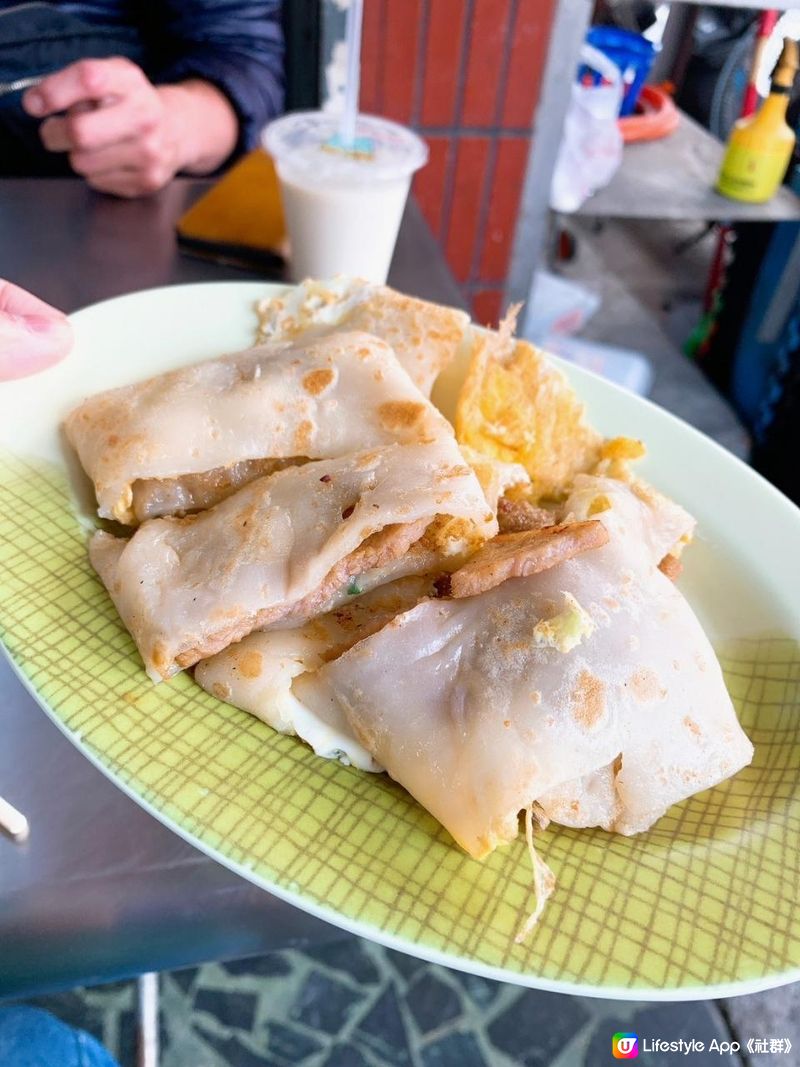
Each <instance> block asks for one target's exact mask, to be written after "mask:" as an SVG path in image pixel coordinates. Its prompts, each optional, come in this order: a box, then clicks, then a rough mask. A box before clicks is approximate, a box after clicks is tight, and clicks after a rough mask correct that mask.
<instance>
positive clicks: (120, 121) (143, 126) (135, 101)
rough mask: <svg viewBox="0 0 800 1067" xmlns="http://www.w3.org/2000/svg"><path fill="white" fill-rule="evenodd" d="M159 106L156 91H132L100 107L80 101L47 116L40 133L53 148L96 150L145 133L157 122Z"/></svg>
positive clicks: (51, 149)
mask: <svg viewBox="0 0 800 1067" xmlns="http://www.w3.org/2000/svg"><path fill="white" fill-rule="evenodd" d="M157 107H158V98H157V97H156V96H155V94H153V95H152V96H151V95H150V94H146V95H145V94H133V95H131V96H130V97H123V98H122V99H121V100H120V101H119V102H116V103H111V104H108V105H106V106H101V107H93V108H85V107H83V106H81V105H80V104H79V105H77V106H76V107H75V108H70V110H69V111H68V112H67V114H66V115H58V116H56V117H53V118H49V119H46V120H45V121H44V122H43V123H42V125H41V126H40V128H39V136H40V137H41V139H42V144H43V145H44V146H45V148H47V149H48V150H49V151H51V152H94V151H97V150H98V149H101V148H107V147H109V146H111V145H115V144H118V143H119V142H120V141H127V140H131V139H132V138H135V137H140V136H145V135H146V134H147V133H148V132H149V131H151V130H153V129H154V128H155V126H156V125H157V122H158V111H157Z"/></svg>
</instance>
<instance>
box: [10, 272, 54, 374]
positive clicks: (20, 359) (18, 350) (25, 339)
mask: <svg viewBox="0 0 800 1067" xmlns="http://www.w3.org/2000/svg"><path fill="white" fill-rule="evenodd" d="M71 348H72V327H71V326H70V324H69V321H68V320H67V317H66V315H63V314H62V313H61V312H60V311H56V309H55V308H51V307H50V305H49V304H45V303H44V301H42V300H39V299H38V297H35V296H32V295H31V294H30V293H28V292H26V291H25V290H24V289H20V288H19V286H16V285H12V284H11V282H6V281H3V280H2V279H0V381H5V380H8V379H10V378H24V377H25V376H26V375H28V374H36V373H37V371H40V370H44V369H45V368H46V367H50V366H52V364H53V363H58V361H59V360H60V359H63V358H64V356H66V354H67V353H68V352H69V350H70V349H71Z"/></svg>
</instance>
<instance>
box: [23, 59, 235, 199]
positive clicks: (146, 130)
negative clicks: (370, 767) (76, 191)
mask: <svg viewBox="0 0 800 1067" xmlns="http://www.w3.org/2000/svg"><path fill="white" fill-rule="evenodd" d="M22 105H23V107H24V108H25V110H26V111H27V112H28V114H30V115H33V116H34V117H36V118H43V119H44V120H45V121H44V122H43V123H42V125H41V129H40V136H41V138H42V142H43V144H44V146H45V148H47V149H49V150H50V151H51V152H67V153H69V160H70V164H71V165H72V168H73V170H75V171H76V172H77V173H78V174H82V175H83V176H84V177H85V178H86V180H87V181H88V183H89V185H91V186H92V187H93V188H94V189H99V190H100V191H102V192H106V193H113V194H115V195H116V196H124V197H135V196H145V195H147V194H149V193H154V192H156V191H157V190H159V189H161V188H162V187H163V186H165V185H166V184H167V183H168V182H169V181H170V180H171V178H173V177H174V175H175V174H177V172H178V171H179V170H187V171H189V172H191V173H197V174H202V173H207V172H208V171H210V170H214V169H215V168H216V167H217V166H219V164H220V163H222V162H223V161H224V160H225V159H226V158H227V156H228V155H229V154H230V153H231V151H232V150H233V147H234V145H235V144H236V136H237V131H238V124H237V120H236V116H235V113H234V111H233V108H232V107H231V105H230V103H229V102H228V100H227V98H226V97H225V96H224V94H222V93H221V92H220V91H219V90H218V89H216V88H215V87H214V86H212V85H210V84H209V83H207V82H203V81H199V80H193V81H187V82H183V83H182V84H180V85H164V86H159V87H156V86H154V85H153V84H152V83H151V82H150V81H149V80H148V78H147V76H146V75H145V73H144V71H142V70H141V68H139V67H137V66H136V64H135V63H132V62H131V61H130V60H128V59H123V58H121V57H117V58H114V59H82V60H80V61H79V62H77V63H73V64H71V65H70V66H68V67H65V68H64V69H63V70H60V71H57V72H56V73H55V74H51V75H49V76H48V77H46V78H45V79H44V80H43V81H42V82H40V84H39V85H37V86H36V87H35V88H33V89H29V90H28V91H27V92H26V93H25V95H24V96H23V98H22Z"/></svg>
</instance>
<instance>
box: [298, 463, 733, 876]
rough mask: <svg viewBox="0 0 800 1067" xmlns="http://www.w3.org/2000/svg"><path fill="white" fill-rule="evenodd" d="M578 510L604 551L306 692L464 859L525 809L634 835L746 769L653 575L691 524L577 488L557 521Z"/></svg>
mask: <svg viewBox="0 0 800 1067" xmlns="http://www.w3.org/2000/svg"><path fill="white" fill-rule="evenodd" d="M601 498H605V499H601ZM592 502H594V503H595V505H596V506H598V507H600V506H602V505H604V504H605V505H606V506H605V507H604V509H603V510H601V511H599V512H596V513H595V519H596V521H600V522H602V523H603V525H604V526H605V528H606V531H607V533H608V539H607V542H606V543H605V544H604V545H600V546H599V547H595V548H591V549H590V550H588V551H584V552H582V553H580V554H578V555H576V556H574V557H573V558H571V559H568V560H566V561H565V562H562V563H560V564H558V565H557V566H554V567H552V568H550V569H548V570H545V571H543V572H541V573H536V574H532V575H530V576H528V577H515V578H511V579H510V580H508V581H505V582H502V583H501V584H499V585H495V586H493V587H490V588H487V590H486V591H484V592H478V593H476V595H473V596H468V597H465V598H459V599H451V600H441V599H438V600H433V599H431V600H425V601H423V602H421V603H420V604H419V605H417V606H416V607H414V608H413V609H411V610H410V611H408V612H405V613H403V614H400V615H398V616H397V617H396V618H395V619H393V620H392V621H391V622H390V623H388V625H386V626H385V627H384V628H383V629H382V630H380V631H379V632H378V633H376V634H374V635H372V636H371V637H369V638H367V639H366V640H364V641H362V642H360V643H359V644H357V645H355V646H354V647H353V648H352V649H351V650H350V651H348V652H346V653H345V654H344V655H342V656H341V657H340V658H339V659H337V660H334V661H333V662H331V663H328V664H326V665H325V666H324V667H322V668H321V669H320V670H319V671H318V672H317V675H316V676H314V677H315V678H316V684H317V686H319V687H321V688H323V689H325V688H327V692H328V695H329V698H330V699H332V700H334V701H335V702H336V703H337V704H338V707H339V708H340V709H341V711H342V712H343V713H344V715H345V717H346V720H347V722H348V723H349V726H350V728H351V729H352V730H353V732H354V734H355V736H356V737H357V738H358V740H359V741H360V743H361V744H362V745H363V747H364V748H365V749H366V750H367V751H368V752H369V753H370V754H371V755H372V757H373V758H374V759H375V760H376V761H377V762H378V763H380V764H381V765H382V766H384V767H385V768H386V769H387V771H388V772H389V774H390V775H391V776H392V777H393V778H395V779H396V780H397V781H398V782H400V783H401V784H402V785H404V786H405V788H406V789H408V791H409V792H410V793H411V794H412V795H413V796H414V797H416V799H417V800H418V801H419V802H420V803H421V804H422V805H423V806H424V807H426V808H427V809H428V810H429V811H430V812H431V813H432V814H433V815H434V816H435V817H436V818H437V819H438V820H439V821H440V822H441V823H442V824H443V825H444V826H445V827H446V829H447V830H449V832H450V833H451V834H452V836H453V837H454V838H455V840H456V841H457V842H458V843H459V844H460V845H461V846H462V847H463V848H464V849H465V850H466V851H467V852H469V853H470V854H471V855H473V856H475V857H480V856H483V855H485V854H486V853H488V852H490V851H491V850H492V849H494V848H495V847H496V846H497V845H499V844H502V843H504V842H506V841H509V840H511V839H513V838H514V837H516V835H517V831H518V816H519V813H520V811H522V810H525V809H531V807H532V805H533V804H534V803H535V802H538V804H539V805H540V811H539V814H540V815H541V816H542V817H543V818H546V817H550V818H554V819H556V820H559V821H565V822H568V823H569V824H570V825H597V826H603V827H605V828H606V829H608V830H615V831H618V832H620V833H625V834H632V833H637V832H639V831H642V830H645V829H647V828H648V827H649V826H651V825H652V823H653V822H654V821H655V820H656V819H658V818H659V817H660V816H661V815H662V814H663V813H664V812H665V811H666V810H667V808H668V807H669V806H670V805H671V804H674V803H676V802H677V801H680V800H682V799H684V798H685V797H687V796H690V795H691V794H693V793H696V792H698V791H700V790H702V789H706V788H709V787H710V786H713V785H715V784H717V783H718V782H719V781H721V780H722V779H724V778H726V777H729V776H730V775H732V774H734V773H735V772H736V771H738V770H739V769H740V768H741V767H743V766H745V765H746V764H747V763H748V762H749V761H750V759H751V758H752V752H753V749H752V745H751V744H750V742H749V740H748V739H747V737H746V736H745V734H744V733H743V731H742V729H741V727H740V725H739V723H738V721H737V718H736V714H735V711H734V709H733V706H732V704H731V701H730V697H729V696H728V694H727V691H726V689H725V685H724V682H723V679H722V674H721V671H720V667H719V664H718V662H717V660H716V657H715V655H714V652H713V650H712V648H711V646H710V644H709V642H708V639H707V638H706V636H705V634H704V633H703V630H702V628H701V627H700V624H699V623H698V621H697V619H696V618H695V616H694V614H693V612H692V610H691V608H690V607H689V605H688V603H687V602H686V600H685V599H684V598H683V596H682V595H681V593H680V592H679V591H678V589H677V588H676V586H675V585H674V584H673V583H672V582H671V581H670V580H669V579H668V578H667V577H665V575H664V574H662V573H661V571H659V569H658V566H657V562H658V559H659V558H660V556H661V555H663V553H664V551H665V549H666V548H668V547H669V546H670V545H671V544H672V543H673V541H674V539H675V538H676V535H678V536H680V535H681V531H683V533H687V532H688V529H687V527H688V528H691V524H692V520H691V519H690V518H689V516H688V515H686V513H685V512H683V511H682V509H676V508H675V506H668V505H669V502H667V501H666V500H665V498H661V497H659V496H658V495H657V494H652V493H648V492H647V491H646V490H642V489H640V490H639V492H638V495H637V491H636V490H635V489H634V488H633V487H631V486H628V485H625V484H623V483H621V482H614V481H613V480H611V479H600V478H596V479H592V478H589V477H587V478H585V479H584V480H582V482H581V485H580V487H579V488H578V489H577V490H576V493H575V494H574V495H573V497H571V498H570V500H568V501H567V506H566V509H565V510H566V511H573V512H581V511H583V510H585V509H587V508H588V507H589V506H590V505H591V503H592ZM484 551H485V552H486V553H487V554H488V553H489V552H490V551H491V542H490V543H489V544H488V545H487V546H486V549H485V550H484ZM478 555H479V556H480V552H479V553H478ZM457 573H458V572H457ZM487 584H488V583H487ZM565 813H567V814H566V815H565ZM570 813H571V814H570Z"/></svg>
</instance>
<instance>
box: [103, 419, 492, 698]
mask: <svg viewBox="0 0 800 1067" xmlns="http://www.w3.org/2000/svg"><path fill="white" fill-rule="evenodd" d="M437 516H446V517H448V518H449V519H453V520H457V521H459V522H461V523H465V524H468V525H469V526H470V527H471V528H473V529H474V530H475V531H476V533H477V534H478V535H479V536H492V535H493V533H495V532H496V529H497V526H496V521H495V519H494V516H493V514H492V513H491V512H490V511H489V510H488V508H487V505H486V500H485V497H484V495H483V492H482V490H481V488H480V485H479V484H478V481H477V479H476V477H475V475H474V474H473V472H472V471H471V469H470V468H469V467H468V466H467V465H466V464H465V463H464V461H463V459H462V457H461V453H460V452H459V450H458V446H457V445H456V443H455V441H454V440H453V439H452V438H442V439H441V440H439V441H437V442H435V443H433V444H429V445H398V444H394V445H387V446H385V447H383V448H379V449H374V450H372V451H369V452H360V453H356V454H354V455H351V456H347V457H343V458H342V459H336V460H321V461H318V462H315V463H307V464H305V465H304V466H302V467H290V468H287V469H286V470H283V471H279V472H278V473H276V474H273V475H270V476H268V477H266V478H259V479H257V480H256V481H254V482H251V483H250V484H249V485H246V486H245V487H244V488H243V489H240V490H239V492H238V493H236V494H234V495H233V496H231V497H228V499H227V500H224V501H223V502H222V503H221V504H218V505H217V506H216V507H214V508H212V509H211V510H209V511H204V512H201V513H200V514H199V515H194V516H189V517H187V518H185V519H175V518H167V519H152V520H150V521H149V522H146V523H144V524H143V525H142V526H140V527H139V529H138V530H137V531H136V533H135V534H134V535H133V537H131V538H130V540H127V541H126V540H124V539H121V538H116V537H111V536H110V535H109V534H107V533H104V532H98V533H96V534H95V535H94V537H93V538H92V541H91V544H90V558H91V561H92V564H93V566H94V567H95V569H96V570H97V572H98V573H99V575H100V577H101V578H102V580H103V582H104V583H105V585H106V587H107V588H108V590H109V593H110V594H111V596H112V598H113V600H114V603H115V604H116V606H117V609H118V611H119V613H120V616H121V617H122V620H123V621H124V623H125V625H126V626H127V627H128V629H129V630H130V632H131V634H132V635H133V638H134V640H135V641H136V644H137V646H138V648H139V652H140V653H141V655H142V659H143V660H144V663H145V667H146V669H147V672H148V674H149V675H150V677H151V678H153V680H154V681H159V680H160V679H162V678H168V677H169V676H170V675H172V674H174V673H176V672H177V671H179V670H181V669H182V668H184V667H189V666H191V665H192V664H193V663H196V662H197V660H199V659H204V658H206V657H207V656H211V655H213V654H214V653H216V652H218V651H220V650H221V649H222V648H224V647H225V646H226V645H228V644H231V643H232V642H234V641H238V640H240V639H241V638H242V637H244V636H245V635H246V634H248V633H250V632H251V631H252V630H255V629H260V628H262V627H264V626H265V625H267V624H268V623H270V622H274V621H275V620H276V619H279V618H282V617H284V616H285V615H287V614H289V613H290V612H291V611H292V609H296V608H298V606H299V607H302V608H303V610H304V611H305V612H306V613H307V614H313V613H314V608H315V605H323V604H326V603H327V602H329V600H330V598H331V595H332V594H333V592H334V591H335V589H337V588H339V587H341V586H345V585H346V584H347V583H348V581H349V580H350V578H351V577H353V576H354V575H357V574H360V573H362V572H363V571H368V570H370V569H371V568H374V567H380V566H382V565H384V564H386V563H388V562H389V561H391V560H393V559H396V558H398V557H400V556H403V555H404V554H405V553H406V552H407V551H408V549H409V548H410V547H411V545H412V544H414V543H415V542H416V541H417V540H419V538H420V537H421V536H422V534H423V533H424V531H425V529H426V528H427V526H428V525H429V524H431V523H432V522H433V520H434V519H436V518H437ZM317 611H319V606H317Z"/></svg>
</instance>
